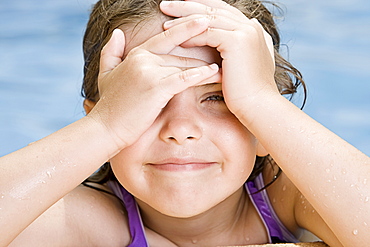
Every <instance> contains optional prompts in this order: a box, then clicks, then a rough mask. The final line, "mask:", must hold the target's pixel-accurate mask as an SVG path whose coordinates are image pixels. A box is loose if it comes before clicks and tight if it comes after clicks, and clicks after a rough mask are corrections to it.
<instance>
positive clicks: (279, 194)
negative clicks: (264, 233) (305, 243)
mask: <svg viewBox="0 0 370 247" xmlns="http://www.w3.org/2000/svg"><path fill="white" fill-rule="evenodd" d="M273 166H274V168H272V167H270V166H267V167H266V168H265V169H264V171H263V177H264V181H265V184H268V183H269V181H272V180H273V177H274V175H275V174H276V171H277V170H278V167H277V166H275V165H273ZM266 190H267V194H268V196H269V199H270V202H271V205H272V206H273V208H274V211H275V212H276V214H277V216H278V217H279V219H280V221H281V222H282V223H283V224H284V226H285V227H286V228H287V229H288V230H289V231H290V232H291V233H293V234H294V235H296V236H299V235H300V234H301V230H302V229H301V228H300V227H299V225H298V224H297V222H296V219H295V215H294V207H295V202H296V200H297V197H299V190H298V189H297V188H296V187H295V186H294V184H293V183H292V182H291V181H290V179H289V178H288V177H287V176H286V175H285V174H284V173H283V172H282V173H281V174H280V176H279V177H278V178H277V179H276V180H275V181H274V182H273V183H272V184H271V185H270V186H268V187H267V189H266Z"/></svg>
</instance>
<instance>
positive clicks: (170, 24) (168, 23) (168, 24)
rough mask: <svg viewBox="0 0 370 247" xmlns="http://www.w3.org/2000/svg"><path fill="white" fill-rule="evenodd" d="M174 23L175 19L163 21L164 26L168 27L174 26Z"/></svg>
mask: <svg viewBox="0 0 370 247" xmlns="http://www.w3.org/2000/svg"><path fill="white" fill-rule="evenodd" d="M172 24H173V20H170V21H165V22H164V23H163V27H164V28H168V27H170V26H172Z"/></svg>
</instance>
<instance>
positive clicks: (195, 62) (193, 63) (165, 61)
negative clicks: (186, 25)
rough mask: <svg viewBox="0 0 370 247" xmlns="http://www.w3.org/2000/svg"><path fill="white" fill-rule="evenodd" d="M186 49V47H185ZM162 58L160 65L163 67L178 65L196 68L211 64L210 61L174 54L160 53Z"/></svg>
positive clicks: (179, 66)
mask: <svg viewBox="0 0 370 247" xmlns="http://www.w3.org/2000/svg"><path fill="white" fill-rule="evenodd" d="M184 50H185V49H184ZM158 57H159V58H160V59H161V62H159V64H160V66H163V67H178V68H194V67H200V66H206V65H209V63H207V62H205V61H203V60H200V59H196V58H190V57H182V56H174V55H167V54H165V55H158Z"/></svg>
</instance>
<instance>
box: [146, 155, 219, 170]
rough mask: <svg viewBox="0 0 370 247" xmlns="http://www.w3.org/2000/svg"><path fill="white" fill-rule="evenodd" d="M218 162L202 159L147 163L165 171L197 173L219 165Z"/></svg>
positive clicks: (177, 159)
mask: <svg viewBox="0 0 370 247" xmlns="http://www.w3.org/2000/svg"><path fill="white" fill-rule="evenodd" d="M217 164H218V163H217V162H208V161H204V160H201V159H179V158H171V159H165V160H161V161H159V162H155V163H147V165H149V166H151V167H154V168H156V169H159V170H164V171H172V172H179V171H197V170H202V169H206V168H208V167H211V166H214V165H217Z"/></svg>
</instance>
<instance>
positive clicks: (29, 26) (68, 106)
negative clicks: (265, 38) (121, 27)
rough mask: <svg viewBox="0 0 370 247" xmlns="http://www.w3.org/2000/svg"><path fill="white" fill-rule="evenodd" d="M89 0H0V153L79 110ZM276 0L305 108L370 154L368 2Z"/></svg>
mask: <svg viewBox="0 0 370 247" xmlns="http://www.w3.org/2000/svg"><path fill="white" fill-rule="evenodd" d="M95 1H96V0H53V1H49V0H38V1H31V0H14V1H5V0H2V1H0V156H2V155H5V154H7V153H9V152H12V151H15V150H17V149H19V148H21V147H24V146H25V145H27V144H28V143H30V142H33V141H36V140H38V139H40V138H42V137H44V136H46V135H48V134H50V133H52V132H54V131H56V130H58V129H60V128H62V127H64V126H66V125H68V124H69V123H71V122H73V121H75V120H77V119H79V118H81V117H82V116H83V115H84V114H83V108H82V98H81V96H80V85H81V81H82V68H83V59H82V48H81V43H82V36H83V32H84V29H85V25H86V22H87V18H88V13H89V10H90V8H91V5H92V4H93V3H94V2H95ZM279 2H280V4H281V6H282V7H283V9H284V12H285V13H284V16H283V17H279V18H278V19H277V23H278V26H279V29H280V31H281V34H282V40H283V43H285V44H287V46H288V47H289V50H288V49H286V48H285V47H283V54H284V55H285V57H287V58H288V59H289V61H291V62H292V63H293V64H294V65H295V66H296V67H298V68H299V69H300V70H301V72H302V73H303V76H304V78H305V80H306V83H307V85H308V89H309V94H308V102H307V104H306V106H305V108H304V110H305V112H307V113H308V114H309V115H310V116H312V117H313V118H315V119H316V120H317V121H319V122H320V123H322V124H323V125H324V126H326V127H327V128H329V129H331V130H332V131H334V132H335V133H336V134H338V135H339V136H341V137H342V138H344V139H345V140H347V141H348V142H350V143H351V144H353V145H354V146H355V147H357V148H358V149H360V150H361V151H363V152H364V153H366V154H367V155H370V2H369V1H367V0H335V1H334V0H330V1H321V0H313V1H305V0H280V1H279ZM297 104H299V101H298V103H297Z"/></svg>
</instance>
